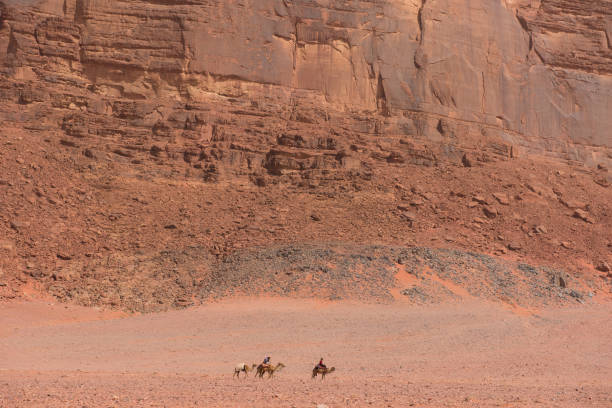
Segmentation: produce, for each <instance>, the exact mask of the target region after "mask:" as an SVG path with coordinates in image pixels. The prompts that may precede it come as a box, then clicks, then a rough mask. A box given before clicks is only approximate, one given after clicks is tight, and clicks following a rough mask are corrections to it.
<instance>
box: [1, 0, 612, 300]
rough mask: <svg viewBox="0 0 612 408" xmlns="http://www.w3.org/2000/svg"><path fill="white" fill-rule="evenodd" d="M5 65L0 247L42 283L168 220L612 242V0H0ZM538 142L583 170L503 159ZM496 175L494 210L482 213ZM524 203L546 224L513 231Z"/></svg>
mask: <svg viewBox="0 0 612 408" xmlns="http://www.w3.org/2000/svg"><path fill="white" fill-rule="evenodd" d="M0 67H1V72H0V118H1V119H2V123H3V125H4V128H5V131H4V134H3V141H4V142H5V148H4V154H3V168H2V170H3V171H4V176H2V177H3V178H2V180H4V183H3V184H2V186H4V187H3V188H5V189H6V190H7V191H6V195H5V198H4V199H3V201H2V204H3V205H4V206H5V208H7V209H8V210H9V211H7V213H5V215H4V219H3V222H4V223H3V226H2V228H3V231H5V232H6V234H5V235H6V236H7V237H9V238H8V240H7V241H6V242H5V243H4V244H3V245H4V247H5V249H4V250H5V251H6V252H7V253H10V254H11V255H10V257H9V259H14V260H15V262H12V261H11V262H9V264H10V266H8V267H7V266H5V269H11V270H13V269H14V268H16V269H15V270H18V271H19V270H20V268H25V269H27V270H30V272H31V270H36V271H38V270H39V269H40V273H39V272H35V273H34V272H32V273H29V275H32V276H34V275H36V274H37V273H39V275H40V276H38V275H37V276H38V278H41V279H43V280H45V282H51V283H48V284H49V285H52V284H55V283H53V282H56V281H58V280H59V281H60V282H61V281H64V280H65V276H64V275H65V273H64V275H62V274H61V273H60V274H59V275H57V274H56V275H55V277H53V276H54V275H53V274H54V273H55V272H53V271H61V270H63V271H66V270H70V271H72V272H75V271H76V272H75V273H76V274H77V275H79V274H82V271H83V268H85V269H87V265H90V266H91V265H92V261H91V260H89V258H92V257H93V258H96V256H98V255H99V253H100V251H102V252H104V251H109V252H110V253H113V254H122V255H121V256H126V257H131V256H134V255H133V254H135V253H136V252H139V251H140V252H146V251H154V250H162V249H163V248H166V247H173V248H174V247H176V248H180V247H184V245H185V239H186V237H191V238H192V239H193V240H194V242H195V243H196V244H197V245H201V246H202V247H204V248H207V249H209V250H210V251H211V253H213V254H220V253H224V251H225V252H227V251H231V250H232V249H234V248H241V247H248V246H250V245H254V244H262V243H263V244H265V243H267V242H268V241H270V240H272V241H279V242H286V241H291V240H317V239H320V238H327V239H332V238H334V237H339V238H341V239H342V240H345V241H358V242H371V241H373V240H381V241H384V242H395V243H397V242H399V243H402V242H403V241H404V238H402V236H404V235H410V234H413V235H411V237H412V238H411V239H421V238H427V237H429V236H432V235H434V236H436V237H438V236H439V237H438V238H441V239H443V240H445V241H447V242H454V243H453V244H452V245H451V244H449V245H450V246H456V247H461V248H467V249H475V250H480V251H484V252H493V251H494V248H495V247H496V246H498V247H501V248H507V247H508V246H514V247H515V249H514V251H523V252H525V253H526V255H527V256H529V257H531V259H533V260H536V261H545V262H549V263H550V262H553V263H554V262H555V260H556V259H558V256H559V255H558V251H565V250H568V251H575V254H578V257H579V258H580V259H583V260H586V261H588V262H596V261H598V260H600V258H606V257H607V256H609V248H610V246H609V245H608V243H609V242H612V237H610V228H609V227H610V225H611V224H610V208H609V202H610V200H609V198H610V188H609V183H610V176H609V175H608V173H607V167H609V166H610V165H611V164H612V150H611V149H612V133H611V131H610V129H611V128H612V115H610V112H612V1H610V0H585V1H581V2H573V1H565V0H541V1H537V0H531V1H529V0H479V1H467V0H457V1H449V0H446V1H444V0H418V1H417V0H414V1H396V0H385V1H372V0H370V1H366V0H363V1H333V0H294V1H291V0H225V1H223V0H184V1H179V0H177V1H170V0H165V1H164V0H148V1H138V0H135V1H110V0H65V1H60V0H44V1H42V0H41V1H35V0H30V1H16V0H4V1H0ZM7 128H11V129H12V130H11V131H7V130H6V129H7ZM6 146H8V147H6ZM41 146H42V147H41ZM536 154H537V155H544V156H548V157H550V158H554V159H556V160H559V161H558V162H557V163H564V164H563V166H566V165H567V164H566V163H567V160H569V163H570V164H569V165H570V166H577V168H578V170H576V169H574V168H573V167H572V169H573V170H563V171H557V173H554V171H555V169H556V168H557V167H555V166H556V165H550V166H549V165H547V166H545V167H539V165H538V166H535V167H533V168H530V164H529V163H528V162H526V161H525V162H521V163H518V162H517V163H514V162H512V161H510V162H508V160H517V159H516V157H523V158H525V157H527V156H528V155H536ZM462 158H463V162H462ZM24 159H25V160H27V162H25V163H24ZM16 160H17V161H16ZM561 160H563V162H562V161H561ZM491 163H493V164H491ZM581 164H586V166H587V168H586V169H583V168H582V167H581ZM464 165H465V166H468V167H463V166H464ZM598 165H599V169H597V166H598ZM457 166H461V167H457ZM469 166H472V167H474V168H477V169H473V168H472V167H469ZM479 166H485V167H484V168H483V167H479ZM486 166H490V167H489V168H486ZM428 168H433V170H423V169H428ZM589 168H590V169H589ZM466 169H472V170H466ZM536 169H537V170H536ZM564 169H565V167H564ZM593 169H594V170H593ZM576 171H577V173H576ZM514 172H515V173H516V174H514ZM529 173H533V174H531V175H529ZM496 174H498V175H496ZM506 175H508V176H506ZM490 177H493V178H496V177H497V179H496V180H493V181H492V180H491V179H490ZM530 177H531V178H532V180H531V181H529V180H530ZM533 178H535V179H537V180H536V181H537V182H534V181H533ZM2 180H0V181H2ZM160 180H161V181H162V184H160ZM163 183H175V184H173V185H172V187H170V188H166V189H164V188H162V187H160V186H162V185H163ZM177 183H178V185H177ZM488 183H493V184H494V185H495V187H491V186H488ZM2 186H0V187H2ZM203 186H206V187H203ZM258 188H259V189H260V190H258V191H259V192H258V195H257V196H253V197H251V198H245V197H246V195H248V194H250V192H251V189H258ZM285 188H286V189H288V190H286V189H285ZM192 189H195V190H194V192H191V191H192ZM262 189H263V190H262ZM283 189H285V190H283ZM492 189H493V190H492ZM463 190H466V191H463ZM498 190H500V191H501V190H504V194H505V196H504V197H507V199H506V200H503V201H508V200H509V201H510V202H512V203H511V204H512V205H511V207H512V210H511V211H510V210H509V211H506V213H504V211H503V210H502V209H503V208H505V207H504V206H507V205H508V204H506V203H504V204H499V205H498V207H499V206H501V209H500V208H497V209H495V211H494V212H495V213H493V212H491V210H490V209H486V211H485V215H484V216H483V215H482V214H481V213H482V211H483V210H482V209H481V208H480V206H486V205H489V206H490V205H491V204H494V203H495V202H496V200H499V199H495V198H491V197H492V196H487V197H488V198H485V199H482V197H480V196H479V195H478V194H479V193H481V192H485V193H487V194H490V193H493V192H495V193H500V191H498ZM179 191H180V192H179ZM262 191H263V192H262ZM136 192H137V193H136ZM190 192H191V193H190ZM449 192H452V193H453V194H450V196H452V197H454V198H453V199H452V200H449V198H448V197H449ZM454 193H458V194H459V195H455V194H454ZM524 193H526V194H527V195H528V196H527V200H526V201H525V200H524V198H525V196H524ZM223 194H227V195H223ZM309 195H316V196H317V198H315V202H316V200H321V203H325V205H321V206H317V205H315V204H309V203H311V202H312V201H308V200H312V198H308V197H309ZM502 195H503V194H502ZM530 195H533V197H531V198H529V197H530ZM473 196H475V197H477V198H478V197H480V199H476V200H475V201H474V200H472V197H473ZM58 197H59V198H58ZM177 197H181V200H179V202H177V201H176V198H177ZM262 197H263V198H262ZM457 197H459V198H457ZM516 197H519V198H516ZM515 198H516V200H517V202H520V205H518V204H517V205H516V206H514V202H515ZM572 199H573V200H578V204H576V203H575V202H573V201H571V200H572ZM164 200H165V201H164ZM266 200H267V201H266ZM300 200H304V202H305V203H306V204H304V203H303V202H301V201H300ZM326 200H327V201H326ZM465 200H467V201H468V203H467V205H468V207H469V209H470V210H469V211H472V212H476V211H478V213H477V214H478V217H476V215H474V214H466V213H465V211H466V210H465V209H464V208H465V205H466V203H463V202H461V201H465ZM491 200H493V201H491ZM563 200H565V201H563ZM568 200H570V202H569V204H568ZM260 201H261V202H260ZM404 201H408V202H410V203H412V204H407V205H408V207H410V208H411V209H412V210H414V211H415V213H410V214H409V215H408V216H406V215H405V214H403V213H402V211H404V210H399V213H398V210H397V208H398V205H399V207H401V208H404V204H402V202H404ZM487 201H490V202H487ZM203 202H207V203H210V204H206V205H205V207H207V208H209V209H210V210H211V211H212V208H214V209H215V211H217V213H215V214H214V216H213V215H211V214H209V215H207V217H208V218H206V217H205V219H204V220H202V219H201V218H200V219H199V220H198V222H195V221H194V220H193V218H192V217H194V216H195V214H197V213H198V211H200V210H201V209H202V205H203ZM473 202H476V203H477V204H478V206H477V207H475V206H471V204H472V203H473ZM236 203H243V204H242V205H246V207H247V208H243V211H242V212H240V211H238V213H240V214H234V209H235V208H230V209H228V207H232V206H233V205H240V204H236ZM244 203H248V204H244ZM563 203H565V204H563ZM413 204H414V205H413ZM147 205H148V206H157V207H155V208H156V210H155V211H154V212H155V213H156V214H157V215H153V214H152V213H151V212H150V211H149V212H147V210H145V209H143V208H144V207H145V206H147ZM134 206H138V208H134ZM148 208H150V207H148ZM198 208H199V209H198ZM248 208H250V210H251V211H253V210H255V209H257V211H256V212H257V214H251V215H249V217H250V218H249V219H250V221H249V219H243V218H244V216H245V214H246V213H245V211H247V209H248ZM288 208H289V209H288ZM313 208H314V209H315V210H316V211H315V212H317V214H315V215H314V216H313V217H314V218H319V219H320V218H321V217H324V218H325V223H320V224H322V225H317V226H314V227H313V226H310V224H309V223H308V222H306V221H305V220H303V219H302V218H300V217H299V214H304V213H305V214H306V216H307V217H310V211H311V209H313ZM568 208H569V209H568ZM580 208H582V209H583V210H582V211H585V214H586V215H584V217H583V218H585V219H584V220H580V219H579V217H578V218H575V217H574V218H572V214H573V211H574V210H575V209H580ZM100 209H102V210H100ZM164 210H166V213H164V212H163V211H164ZM412 210H411V211H412ZM270 211H271V212H272V213H275V214H269V215H270V217H272V218H270V219H269V220H268V219H266V217H267V216H265V215H264V216H261V214H267V212H270ZM279 211H280V214H281V215H280V218H281V219H282V220H277V219H276V217H278V213H279ZM283 211H285V212H283ZM287 211H289V213H288V214H287ZM360 211H364V213H363V214H361V213H360ZM547 211H552V212H553V213H554V214H553V215H544V214H546V212H547ZM555 211H556V213H555ZM564 211H570V214H569V215H568V214H565V213H563V212H564ZM176 214H181V217H183V219H182V221H180V222H183V224H180V223H178V221H177V220H174V215H176ZM346 214H349V216H348V217H346V216H345V215H346ZM498 214H499V216H498ZM534 214H535V215H534ZM214 217H217V219H214ZM236 217H238V218H236ZM394 217H395V218H394ZM406 217H407V218H406ZM474 217H476V218H477V219H478V220H479V221H477V222H476V224H477V225H476V224H473V223H471V224H469V223H468V224H469V226H466V225H467V224H466V219H468V220H471V219H473V218H474ZM483 217H484V218H485V220H483V219H482V218H483ZM559 217H561V218H559ZM179 218H180V217H179ZM260 218H263V219H260ZM396 218H397V219H396ZM532 218H533V219H532ZM536 218H537V219H536ZM24 219H25V220H26V221H23V220H24ZM109 219H110V221H109ZM160 219H161V220H163V221H160ZM186 219H191V221H189V222H187V221H186ZM399 219H401V220H402V222H405V221H406V219H408V221H409V225H410V228H408V227H407V226H405V225H407V224H405V225H404V226H398V223H397V222H398V220H399ZM415 219H418V221H415V222H414V224H415V225H416V227H414V228H413V225H412V224H413V221H414V220H415ZM538 219H540V220H541V219H544V220H545V221H546V222H547V223H548V224H549V226H548V229H549V230H550V229H552V227H551V226H550V224H554V225H556V226H557V227H558V228H557V231H554V235H555V236H556V238H550V239H546V240H544V241H545V242H540V241H538V243H532V244H528V243H526V242H525V241H524V240H525V239H526V240H532V239H533V240H540V237H541V236H543V235H542V234H541V233H537V234H536V235H535V238H534V236H533V234H532V235H531V236H530V238H526V237H525V236H524V235H525V234H526V233H527V232H528V231H531V230H532V229H534V228H535V227H536V226H541V225H540V224H539V223H540V221H538ZM568 219H569V220H571V222H570V221H567V220H568ZM68 220H69V221H68ZM119 220H123V221H119ZM308 220H310V218H308ZM559 220H566V221H559ZM576 220H578V221H576ZM166 221H167V222H166ZM481 221H482V222H481ZM156 222H158V223H160V225H157V224H156ZM576 222H579V223H580V224H578V226H579V229H578V230H577V228H578V227H576V224H575V223H576ZM162 224H163V225H162ZM175 224H176V225H175ZM531 224H533V225H531ZM583 224H584V225H583ZM248 225H254V226H255V227H254V228H255V230H253V231H250V232H249V227H248ZM445 225H451V228H450V229H451V230H452V229H455V230H457V229H458V230H461V231H462V229H466V231H467V232H462V233H461V234H463V235H462V237H463V238H457V237H455V238H449V237H448V236H447V235H445V234H447V232H444V231H442V230H440V227H441V226H445ZM475 225H476V226H475ZM172 226H174V227H172ZM35 227H36V228H35ZM158 227H159V228H158ZM165 227H168V228H165ZM444 228H446V227H444ZM521 228H522V229H521ZM175 229H178V230H179V231H182V232H181V233H178V232H177V233H175V232H174V231H175ZM206 231H208V232H206ZM296 231H297V232H296ZM506 231H511V232H509V233H508V234H506ZM517 231H518V232H517ZM577 231H578V232H577ZM204 232H206V233H204ZM173 234H174V235H173ZM181 234H183V235H181ZM245 234H246V235H245ZM414 234H416V235H414ZM419 234H420V235H419ZM461 234H459V235H461ZM501 234H503V236H502V235H501ZM50 237H51V238H50ZM160 237H161V238H160ZM474 237H479V239H480V240H481V241H478V239H475V238H474ZM500 237H501V239H500ZM446 238H449V239H448V240H446ZM573 238H574V241H575V242H574V243H568V241H569V240H570V239H573ZM598 238H599V239H598ZM45 239H46V241H45ZM496 241H501V242H500V243H499V245H498V244H494V242H496ZM510 241H513V242H515V241H518V242H522V244H520V245H514V244H512V243H511V242H510ZM492 242H493V243H492ZM561 242H565V243H566V244H567V245H566V246H564V247H562V249H559V247H560V243H561ZM515 243H516V242H515ZM570 244H571V245H570ZM134 246H135V248H136V249H135V248H134ZM566 247H571V248H566ZM64 248H72V249H71V250H68V252H70V251H72V253H71V254H68V255H66V254H65V253H64V252H65V251H64ZM138 248H140V249H138ZM224 248H226V249H227V251H226V249H224ZM563 248H565V249H563ZM498 249H499V248H498ZM504 251H506V250H505V249H504ZM575 254H574V255H575ZM56 255H57V256H59V261H56V260H55V258H56ZM566 255H567V254H566ZM32 257H35V258H37V259H36V260H35V261H32V260H31V258H32ZM64 258H66V259H64ZM77 261H78V262H77ZM50 262H51V264H50ZM66 262H72V264H71V265H72V266H71V267H70V268H67V267H66V265H65V263H66ZM109 262H110V261H109ZM122 262H123V261H122ZM580 262H582V261H580ZM94 263H95V262H94ZM111 263H112V262H111ZM28 264H31V265H34V266H33V267H31V268H30V267H28V266H27V265H28ZM125 264H133V262H132V261H125ZM15 265H17V267H15ZM40 265H43V266H40ZM49 265H51V266H49ZM84 265H85V266H84ZM96 265H97V264H96ZM39 266H40V267H39ZM98 266H99V265H97V266H96V268H97V267H98ZM107 267H108V265H107ZM99 275H100V273H98V275H95V273H94V274H93V275H92V276H98V277H99ZM58 276H59V277H58ZM88 276H89V275H88ZM75 279H76V278H75ZM75 279H73V280H75ZM77 280H78V279H77ZM74 286H75V287H78V284H75V285H74ZM92 302H93V303H95V301H92ZM102 303H104V302H102Z"/></svg>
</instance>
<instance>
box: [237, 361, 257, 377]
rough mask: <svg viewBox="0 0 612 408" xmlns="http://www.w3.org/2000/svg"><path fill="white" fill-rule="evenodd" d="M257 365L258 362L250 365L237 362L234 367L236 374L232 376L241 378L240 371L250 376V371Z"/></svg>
mask: <svg viewBox="0 0 612 408" xmlns="http://www.w3.org/2000/svg"><path fill="white" fill-rule="evenodd" d="M255 367H257V364H252V365H248V364H246V363H240V364H237V365H236V367H234V375H233V376H232V377H238V378H240V373H244V376H245V377H248V376H249V371H253V370H254V369H255Z"/></svg>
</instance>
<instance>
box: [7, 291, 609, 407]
mask: <svg viewBox="0 0 612 408" xmlns="http://www.w3.org/2000/svg"><path fill="white" fill-rule="evenodd" d="M611 312H612V306H611V305H609V304H603V305H602V304H599V305H598V304H591V305H576V306H575V307H565V308H554V309H552V308H551V309H545V310H538V311H533V310H532V311H529V310H516V309H512V310H511V309H508V308H504V307H502V306H500V305H499V304H493V303H484V302H458V303H450V304H443V305H434V306H431V305H429V306H427V307H425V306H423V307H421V306H413V305H412V306H411V305H407V304H402V303H395V304H393V305H364V304H357V303H322V302H314V301H307V300H287V299H234V300H227V301H224V302H222V303H216V304H212V305H208V306H200V307H197V308H193V309H189V310H182V311H171V312H165V313H160V314H146V315H130V316H128V315H124V314H121V313H115V312H105V311H100V310H95V309H85V308H79V307H77V306H70V305H68V306H67V305H62V304H52V303H50V302H41V301H30V302H14V303H8V304H2V305H0V322H1V325H0V355H1V356H2V359H1V360H0V406H2V407H127V406H143V407H145V406H146V407H149V406H154V407H175V406H206V407H223V406H245V407H270V406H278V407H309V406H311V407H316V406H318V405H319V404H325V405H327V406H328V407H339V406H343V407H346V406H351V407H352V406H355V407H358V406H391V407H403V406H418V407H443V406H461V407H463V406H465V407H470V406H471V407H483V406H501V407H533V406H541V407H548V406H550V407H562V406H566V407H578V406H580V407H583V406H593V407H609V406H612V346H611V344H610V339H612V327H611V326H610V324H609V320H610V316H611ZM265 355H270V356H271V357H272V362H273V363H276V362H283V363H284V364H286V368H285V369H284V370H282V371H280V372H279V373H277V375H276V376H275V377H274V378H272V379H263V380H260V379H255V378H253V375H252V374H251V375H250V376H249V377H248V378H246V379H240V380H237V379H234V378H232V371H233V367H234V366H235V365H236V363H238V362H247V363H252V362H259V361H260V360H261V359H263V357H264V356H265ZM321 356H323V357H325V360H326V362H327V363H328V365H332V366H335V367H336V372H335V373H333V374H331V375H329V376H328V377H327V378H326V379H325V381H321V380H312V379H311V378H310V370H311V369H312V366H313V364H314V363H315V362H316V360H317V359H318V358H319V357H321Z"/></svg>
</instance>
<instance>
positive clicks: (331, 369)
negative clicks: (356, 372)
mask: <svg viewBox="0 0 612 408" xmlns="http://www.w3.org/2000/svg"><path fill="white" fill-rule="evenodd" d="M334 371H336V367H332V368H330V369H329V371H328V373H331V372H334Z"/></svg>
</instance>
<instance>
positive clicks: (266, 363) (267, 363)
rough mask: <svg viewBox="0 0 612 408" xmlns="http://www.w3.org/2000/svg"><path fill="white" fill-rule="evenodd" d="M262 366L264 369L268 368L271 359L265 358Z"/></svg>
mask: <svg viewBox="0 0 612 408" xmlns="http://www.w3.org/2000/svg"><path fill="white" fill-rule="evenodd" d="M262 365H263V366H264V367H268V366H269V365H270V357H266V358H264V361H263V363H262Z"/></svg>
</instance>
